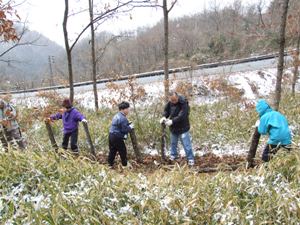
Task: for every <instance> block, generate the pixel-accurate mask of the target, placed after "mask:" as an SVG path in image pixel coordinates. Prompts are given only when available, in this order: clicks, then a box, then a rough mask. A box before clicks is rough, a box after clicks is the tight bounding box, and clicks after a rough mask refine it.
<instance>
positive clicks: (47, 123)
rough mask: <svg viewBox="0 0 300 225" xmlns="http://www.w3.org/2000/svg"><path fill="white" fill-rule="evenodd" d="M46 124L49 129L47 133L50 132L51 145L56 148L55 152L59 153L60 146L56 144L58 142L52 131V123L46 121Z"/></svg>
mask: <svg viewBox="0 0 300 225" xmlns="http://www.w3.org/2000/svg"><path fill="white" fill-rule="evenodd" d="M45 124H46V128H47V132H48V136H49V139H50V142H51V145H52V147H53V148H54V150H55V151H57V150H58V145H57V143H56V140H55V137H54V134H53V130H52V127H51V125H50V122H48V121H45Z"/></svg>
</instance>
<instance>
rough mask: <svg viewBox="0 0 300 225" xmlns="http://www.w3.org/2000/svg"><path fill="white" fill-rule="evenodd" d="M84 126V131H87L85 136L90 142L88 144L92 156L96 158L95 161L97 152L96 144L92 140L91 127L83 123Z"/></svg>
mask: <svg viewBox="0 0 300 225" xmlns="http://www.w3.org/2000/svg"><path fill="white" fill-rule="evenodd" d="M82 125H83V128H84V131H85V135H86V139H87V142H88V144H89V146H90V151H91V154H92V155H93V156H94V157H95V159H96V151H95V147H94V144H93V141H92V138H91V134H90V130H89V126H88V124H87V123H85V122H82Z"/></svg>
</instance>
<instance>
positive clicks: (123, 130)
mask: <svg viewBox="0 0 300 225" xmlns="http://www.w3.org/2000/svg"><path fill="white" fill-rule="evenodd" d="M130 131H131V128H130V126H129V121H128V119H127V118H126V116H125V115H124V114H123V113H122V112H118V113H117V114H116V115H115V116H114V117H113V119H112V123H111V126H110V129H109V133H111V134H114V135H115V136H117V137H120V138H125V135H127V134H128V133H129V132H130Z"/></svg>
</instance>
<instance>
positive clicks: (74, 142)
mask: <svg viewBox="0 0 300 225" xmlns="http://www.w3.org/2000/svg"><path fill="white" fill-rule="evenodd" d="M70 138H71V149H72V151H73V152H78V147H77V140H78V129H76V130H74V131H73V132H71V133H67V134H64V137H63V142H62V147H63V149H68V145H69V139H70Z"/></svg>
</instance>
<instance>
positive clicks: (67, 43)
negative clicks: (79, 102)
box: [63, 0, 74, 102]
mask: <svg viewBox="0 0 300 225" xmlns="http://www.w3.org/2000/svg"><path fill="white" fill-rule="evenodd" d="M68 14H69V0H65V12H64V21H63V31H64V39H65V48H66V53H67V60H68V71H69V85H70V100H71V102H73V100H74V86H73V69H72V54H71V53H72V51H71V49H70V45H69V37H68V30H67V23H68Z"/></svg>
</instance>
